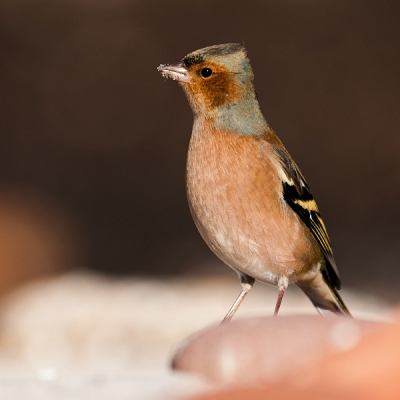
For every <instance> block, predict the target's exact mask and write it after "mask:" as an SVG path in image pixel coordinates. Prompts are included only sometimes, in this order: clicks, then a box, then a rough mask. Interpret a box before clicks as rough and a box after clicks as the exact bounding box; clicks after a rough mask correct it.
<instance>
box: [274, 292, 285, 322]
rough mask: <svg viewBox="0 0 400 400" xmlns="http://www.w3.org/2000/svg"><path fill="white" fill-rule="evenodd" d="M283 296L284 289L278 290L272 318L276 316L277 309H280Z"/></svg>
mask: <svg viewBox="0 0 400 400" xmlns="http://www.w3.org/2000/svg"><path fill="white" fill-rule="evenodd" d="M284 294H285V289H279V292H278V300H277V301H276V305H275V311H274V317H276V316H278V312H279V308H280V307H281V303H282V299H283V295H284Z"/></svg>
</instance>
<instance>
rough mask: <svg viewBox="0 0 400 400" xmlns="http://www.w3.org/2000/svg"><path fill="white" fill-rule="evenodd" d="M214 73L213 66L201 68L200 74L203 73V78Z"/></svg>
mask: <svg viewBox="0 0 400 400" xmlns="http://www.w3.org/2000/svg"><path fill="white" fill-rule="evenodd" d="M212 73H213V70H212V69H211V68H202V69H201V70H200V75H201V76H202V77H203V78H208V77H209V76H211V75H212Z"/></svg>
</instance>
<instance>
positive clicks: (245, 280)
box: [221, 275, 254, 324]
mask: <svg viewBox="0 0 400 400" xmlns="http://www.w3.org/2000/svg"><path fill="white" fill-rule="evenodd" d="M240 278H241V282H242V291H241V292H240V294H239V296H238V298H237V299H236V301H235V302H234V303H233V306H232V307H231V309H230V310H229V311H228V314H226V315H225V318H224V319H223V320H222V322H221V323H222V324H223V323H224V322H229V321H230V320H231V319H232V317H233V316H234V315H235V312H236V311H237V309H238V308H239V306H240V305H241V304H242V301H243V300H244V298H245V297H246V295H247V293H249V292H250V290H251V288H252V287H253V284H254V279H253V278H251V277H249V276H247V275H246V276H240Z"/></svg>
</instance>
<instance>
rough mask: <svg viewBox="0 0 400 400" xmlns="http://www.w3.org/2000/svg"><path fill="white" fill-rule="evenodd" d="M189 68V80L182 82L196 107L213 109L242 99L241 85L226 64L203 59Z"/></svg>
mask: <svg viewBox="0 0 400 400" xmlns="http://www.w3.org/2000/svg"><path fill="white" fill-rule="evenodd" d="M187 70H188V77H189V80H188V82H182V84H183V86H184V88H185V90H186V92H187V94H188V96H189V98H190V100H191V102H192V104H193V105H194V106H195V108H196V109H197V108H200V109H203V108H204V107H205V108H206V109H207V110H212V109H215V108H217V107H221V106H224V105H227V104H229V103H234V102H237V101H238V100H239V99H240V87H239V85H238V84H237V82H236V80H235V76H234V74H232V72H230V71H228V69H227V68H226V67H225V66H223V65H220V64H217V63H214V62H211V61H203V62H201V63H196V64H193V65H190V66H189V67H188V68H187Z"/></svg>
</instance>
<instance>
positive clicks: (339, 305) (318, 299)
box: [297, 271, 351, 317]
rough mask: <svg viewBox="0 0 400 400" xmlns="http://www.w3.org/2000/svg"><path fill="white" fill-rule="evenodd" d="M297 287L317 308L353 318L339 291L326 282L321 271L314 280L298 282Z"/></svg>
mask: <svg viewBox="0 0 400 400" xmlns="http://www.w3.org/2000/svg"><path fill="white" fill-rule="evenodd" d="M297 286H298V287H299V288H300V289H301V290H302V291H303V292H304V293H305V294H306V295H307V296H308V297H309V299H310V300H311V302H312V303H313V304H314V306H315V307H316V308H318V309H322V310H329V311H332V312H334V313H337V314H343V315H346V316H348V317H351V314H350V311H349V309H348V308H347V306H346V304H345V303H344V301H343V299H342V298H341V297H340V294H339V292H338V290H337V289H336V288H335V287H333V285H332V284H330V283H329V282H326V281H325V279H324V277H323V274H322V273H321V271H320V272H318V274H317V276H316V277H315V278H314V279H313V280H311V281H304V282H297Z"/></svg>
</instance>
